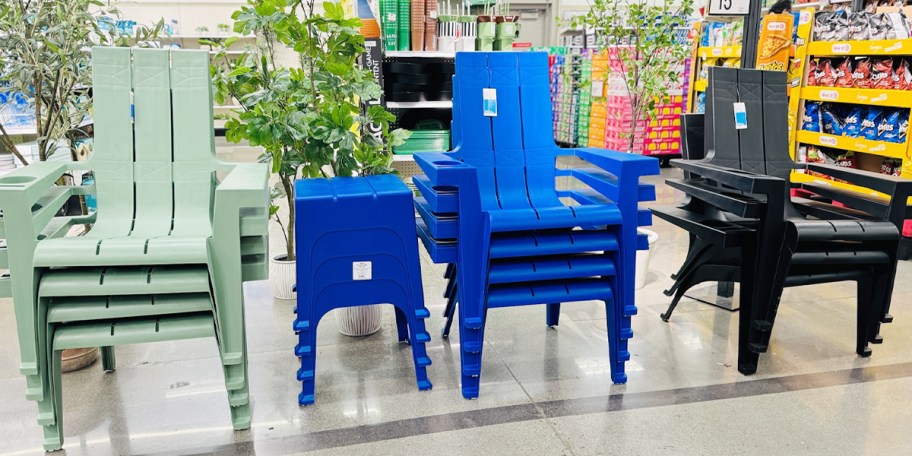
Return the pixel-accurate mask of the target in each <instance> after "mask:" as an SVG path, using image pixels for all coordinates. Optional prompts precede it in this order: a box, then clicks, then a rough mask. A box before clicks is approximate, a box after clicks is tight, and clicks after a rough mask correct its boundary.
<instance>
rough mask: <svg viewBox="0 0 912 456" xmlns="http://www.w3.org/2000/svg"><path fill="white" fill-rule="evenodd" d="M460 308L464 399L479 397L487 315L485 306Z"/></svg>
mask: <svg viewBox="0 0 912 456" xmlns="http://www.w3.org/2000/svg"><path fill="white" fill-rule="evenodd" d="M467 304H468V303H465V302H463V303H461V305H460V306H459V340H460V347H461V350H462V354H461V355H462V356H461V361H462V397H464V398H466V399H475V398H477V397H478V390H479V385H480V384H481V351H482V348H483V347H484V324H485V318H484V317H485V314H486V313H487V312H485V311H484V309H482V307H483V306H479V305H475V306H472V305H467Z"/></svg>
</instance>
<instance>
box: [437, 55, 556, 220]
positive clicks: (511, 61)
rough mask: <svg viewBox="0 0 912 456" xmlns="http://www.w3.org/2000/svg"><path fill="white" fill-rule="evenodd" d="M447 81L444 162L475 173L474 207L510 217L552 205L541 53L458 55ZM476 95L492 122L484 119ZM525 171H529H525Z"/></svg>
mask: <svg viewBox="0 0 912 456" xmlns="http://www.w3.org/2000/svg"><path fill="white" fill-rule="evenodd" d="M456 72H457V75H456V76H454V78H453V81H454V82H453V94H454V104H453V124H452V131H453V133H452V137H453V142H454V144H455V147H454V149H453V152H452V155H453V157H454V158H458V159H460V160H462V161H464V162H466V163H468V164H470V165H472V166H474V167H475V168H476V169H477V172H478V180H479V187H480V190H481V196H482V206H483V207H484V208H485V209H516V208H529V207H536V206H541V205H543V204H545V205H549V206H551V205H556V204H560V203H559V201H558V200H557V197H556V194H555V192H554V176H555V172H554V159H555V157H556V156H557V155H558V154H559V151H560V149H559V148H558V147H557V146H556V145H555V144H554V137H553V136H554V135H553V130H552V125H551V102H550V95H549V90H550V88H549V81H548V60H547V54H545V53H538V52H536V53H514V52H494V53H484V52H472V53H458V54H457V56H456ZM484 89H494V91H495V94H496V101H497V115H496V116H485V115H484V109H483V92H484ZM530 168H534V171H532V170H531V169H530Z"/></svg>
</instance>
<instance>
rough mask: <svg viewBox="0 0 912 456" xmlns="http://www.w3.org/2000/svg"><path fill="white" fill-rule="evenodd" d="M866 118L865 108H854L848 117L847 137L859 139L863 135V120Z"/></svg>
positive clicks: (846, 120) (846, 122) (846, 118)
mask: <svg viewBox="0 0 912 456" xmlns="http://www.w3.org/2000/svg"><path fill="white" fill-rule="evenodd" d="M864 116H865V108H863V107H861V106H853V107H852V109H851V110H850V111H849V113H848V114H847V115H846V117H845V119H844V122H845V130H844V131H845V135H846V136H851V137H853V138H857V137H858V135H860V134H861V119H863V118H864Z"/></svg>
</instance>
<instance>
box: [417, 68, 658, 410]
mask: <svg viewBox="0 0 912 456" xmlns="http://www.w3.org/2000/svg"><path fill="white" fill-rule="evenodd" d="M485 89H489V90H485ZM490 89H493V92H492V91H491V90H490ZM453 90H454V94H453V95H454V103H453V125H452V137H453V143H454V144H455V148H454V149H453V150H452V151H450V152H446V153H420V154H415V160H416V162H417V163H418V165H419V166H420V167H421V169H422V170H423V171H424V172H425V176H418V177H416V178H414V179H413V180H414V182H415V185H416V187H417V188H418V189H419V191H420V192H421V194H422V196H423V197H421V198H418V199H416V206H417V209H418V213H419V214H420V216H421V217H420V219H419V220H418V234H419V236H420V238H421V239H422V241H423V243H424V245H425V247H426V248H427V250H428V252H429V254H430V256H431V259H432V260H433V261H434V262H435V263H449V264H451V265H454V266H452V267H451V268H450V270H449V271H448V272H449V274H448V275H449V277H451V278H452V277H454V276H455V279H456V281H455V282H454V283H453V284H452V285H453V287H454V288H455V289H452V288H451V289H450V293H451V294H455V295H456V296H457V297H458V298H457V299H458V302H459V319H458V326H459V337H460V347H461V362H462V394H463V396H464V397H466V398H475V397H478V389H479V383H480V376H481V355H482V347H483V341H484V329H485V320H486V319H487V311H488V309H489V308H497V307H512V306H520V305H530V304H547V323H548V325H551V326H554V325H557V323H558V315H559V313H560V304H561V303H565V302H574V301H590V300H601V301H604V302H605V308H606V311H607V326H608V338H609V356H610V359H611V378H612V380H613V381H614V382H615V383H624V382H626V380H627V376H626V374H625V373H624V363H625V361H627V360H628V359H629V358H630V353H629V352H628V351H627V343H628V340H629V339H630V338H631V337H632V336H633V331H632V329H631V327H630V317H631V316H632V315H634V314H636V306H635V305H634V271H635V265H634V261H635V256H636V250H637V248H638V247H639V248H641V249H645V248H647V244H646V239H645V237H638V235H637V226H644V225H649V224H650V223H651V215H650V212H649V211H648V210H645V209H639V208H638V204H637V203H638V202H639V201H651V200H654V199H655V188H654V187H653V186H651V185H644V184H640V183H639V178H640V176H643V175H650V174H658V173H659V162H658V160H656V159H654V158H650V157H644V156H641V155H637V154H626V153H620V152H612V151H607V150H602V149H592V148H579V149H561V148H558V147H557V146H556V145H555V144H554V134H553V129H552V120H551V101H550V93H549V78H548V59H547V55H546V54H545V53H525V52H523V53H513V52H471V53H458V54H457V55H456V76H455V77H454V79H453ZM485 93H487V95H486V96H485V95H484V94H485ZM492 95H493V96H492ZM492 101H494V103H492ZM495 104H496V115H490V114H491V113H492V112H491V111H494V109H492V108H494V105H495ZM485 107H487V108H488V109H487V110H488V111H489V112H488V115H486V113H485ZM559 156H575V157H578V158H580V159H582V160H584V161H585V162H588V164H587V166H584V167H580V168H575V169H557V168H556V159H557V157H559ZM560 176H569V177H572V178H575V179H576V180H577V181H579V182H581V183H583V184H585V186H586V187H587V188H585V189H580V190H575V189H574V190H563V191H558V190H557V189H556V187H555V180H556V178H557V177H560ZM561 198H567V199H568V201H569V200H572V201H574V202H575V204H574V205H565V204H563V203H562V201H561Z"/></svg>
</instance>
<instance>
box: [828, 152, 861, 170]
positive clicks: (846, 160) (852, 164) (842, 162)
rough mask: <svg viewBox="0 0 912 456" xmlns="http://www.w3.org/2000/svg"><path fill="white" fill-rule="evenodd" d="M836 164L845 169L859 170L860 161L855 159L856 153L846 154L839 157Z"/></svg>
mask: <svg viewBox="0 0 912 456" xmlns="http://www.w3.org/2000/svg"><path fill="white" fill-rule="evenodd" d="M834 164H835V165H836V166H841V167H843V168H858V159H857V158H855V154H854V153H852V152H846V153H844V154H842V155H837V156H836V163H834Z"/></svg>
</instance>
